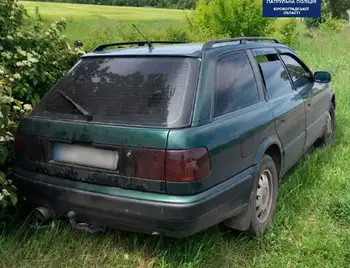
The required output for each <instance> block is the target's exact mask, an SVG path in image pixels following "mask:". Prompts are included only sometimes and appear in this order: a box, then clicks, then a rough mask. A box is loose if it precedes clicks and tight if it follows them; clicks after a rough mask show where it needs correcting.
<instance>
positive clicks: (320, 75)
mask: <svg viewBox="0 0 350 268" xmlns="http://www.w3.org/2000/svg"><path fill="white" fill-rule="evenodd" d="M314 78H315V82H316V83H324V84H325V83H329V82H331V80H332V77H331V74H330V73H329V72H316V73H315V74H314Z"/></svg>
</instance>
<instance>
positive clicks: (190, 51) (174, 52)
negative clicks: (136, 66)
mask: <svg viewBox="0 0 350 268" xmlns="http://www.w3.org/2000/svg"><path fill="white" fill-rule="evenodd" d="M204 45H205V43H183V44H169V45H152V46H153V47H152V49H149V48H148V47H147V46H140V47H127V48H116V49H107V50H93V51H91V52H88V53H86V54H85V55H83V56H82V58H88V57H109V56H112V57H114V56H116V57H118V56H185V57H201V56H202V54H203V53H205V52H207V51H209V50H210V51H213V50H214V51H217V52H218V53H221V52H225V51H226V50H227V51H233V50H241V49H249V48H265V47H284V48H288V47H287V46H285V45H283V44H281V43H272V42H251V43H243V44H239V43H236V44H234V43H230V44H227V45H225V44H218V46H214V47H212V48H210V49H203V46H204ZM288 49H290V48H288Z"/></svg>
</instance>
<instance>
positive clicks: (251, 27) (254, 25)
mask: <svg viewBox="0 0 350 268" xmlns="http://www.w3.org/2000/svg"><path fill="white" fill-rule="evenodd" d="M261 10H262V1H261V0H246V1H242V0H211V1H207V0H200V1H199V2H198V5H197V7H196V9H195V11H194V14H193V15H192V17H190V18H189V19H188V23H189V26H190V29H191V31H192V32H193V33H195V34H194V36H195V38H196V39H198V40H203V39H212V38H230V37H237V36H264V35H266V34H267V30H268V29H269V27H270V26H271V25H272V24H273V22H274V21H275V19H271V18H265V17H263V16H262V14H261V12H262V11H261Z"/></svg>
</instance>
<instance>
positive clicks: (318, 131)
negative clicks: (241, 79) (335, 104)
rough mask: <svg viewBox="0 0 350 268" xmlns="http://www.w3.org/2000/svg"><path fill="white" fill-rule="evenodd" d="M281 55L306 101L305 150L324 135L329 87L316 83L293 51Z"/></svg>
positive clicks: (296, 86) (286, 51)
mask: <svg viewBox="0 0 350 268" xmlns="http://www.w3.org/2000/svg"><path fill="white" fill-rule="evenodd" d="M281 52H282V53H281V54H280V56H281V59H282V61H283V62H284V64H285V66H286V68H287V70H288V72H289V74H290V76H291V79H292V81H293V84H294V87H295V89H296V90H297V91H298V92H299V93H300V95H301V96H302V97H303V99H304V101H305V107H306V142H305V149H306V148H308V147H310V146H311V145H312V144H313V143H314V142H315V141H316V140H317V139H318V138H319V137H320V135H322V133H323V129H324V126H325V123H326V122H325V114H326V112H327V111H328V109H329V94H328V93H327V90H326V89H327V88H328V85H325V84H318V83H315V82H314V78H313V73H312V72H311V71H310V69H309V68H308V67H307V66H306V65H305V64H304V63H303V62H302V61H301V60H300V59H299V58H298V57H297V56H296V55H295V54H294V53H293V52H291V51H289V50H282V51H281Z"/></svg>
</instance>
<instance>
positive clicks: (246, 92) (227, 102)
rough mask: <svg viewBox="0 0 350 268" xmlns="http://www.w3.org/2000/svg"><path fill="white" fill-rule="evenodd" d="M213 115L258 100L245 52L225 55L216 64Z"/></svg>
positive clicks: (243, 106) (232, 110) (256, 89)
mask: <svg viewBox="0 0 350 268" xmlns="http://www.w3.org/2000/svg"><path fill="white" fill-rule="evenodd" d="M216 77H217V81H216V90H215V110H214V116H220V115H224V114H227V113H230V112H234V111H237V110H239V109H242V108H245V107H248V106H250V105H252V104H255V103H257V102H259V95H258V88H257V84H256V81H255V76H254V72H253V68H252V66H251V64H250V61H249V58H248V56H247V54H246V53H245V52H238V53H235V54H231V55H230V56H225V57H223V58H222V59H220V60H219V63H218V66H217V74H216Z"/></svg>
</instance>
